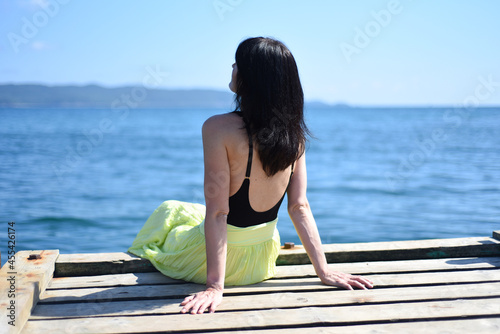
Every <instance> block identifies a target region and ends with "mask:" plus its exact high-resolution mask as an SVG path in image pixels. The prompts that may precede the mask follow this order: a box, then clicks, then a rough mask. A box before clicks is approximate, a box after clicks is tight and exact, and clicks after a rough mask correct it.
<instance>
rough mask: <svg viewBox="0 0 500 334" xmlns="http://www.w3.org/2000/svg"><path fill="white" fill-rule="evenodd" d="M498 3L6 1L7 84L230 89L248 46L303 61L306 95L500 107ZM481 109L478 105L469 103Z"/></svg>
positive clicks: (0, 50)
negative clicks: (157, 83) (285, 50)
mask: <svg viewBox="0 0 500 334" xmlns="http://www.w3.org/2000/svg"><path fill="white" fill-rule="evenodd" d="M499 14H500V2H499V1H495V0H490V1H486V0H475V1H472V0H470V1H463V0H432V1H430V0H419V1H410V0H399V1H398V0H388V1H386V0H384V1H375V0H373V1H348V0H342V1H340V0H339V1H327V0H310V1H304V0H302V1H298V0H274V1H273V0H268V1H264V0H183V1H170V0H163V1H160V0H151V1H138V0H135V1H132V0H119V1H118V0H107V1H104V0H101V1H97V0H36V1H33V0H0V36H1V38H0V83H43V84H49V85H60V84H78V85H83V84H91V83H92V84H99V85H103V86H107V87H114V86H122V85H140V84H141V82H142V80H143V79H144V77H145V76H146V75H147V73H148V72H147V68H148V67H149V68H158V69H161V71H163V72H166V73H168V75H167V76H166V77H165V78H164V80H163V81H162V82H161V87H165V88H213V89H219V90H226V89H227V84H228V82H229V80H230V75H231V64H232V63H233V61H234V52H235V49H236V47H237V45H238V44H239V42H241V41H242V40H243V39H244V38H246V37H250V36H271V37H275V38H278V39H280V40H282V41H283V42H284V43H285V44H286V45H287V46H288V47H289V48H290V49H291V51H292V53H293V54H294V56H295V58H296V60H297V64H298V67H299V72H300V75H301V79H302V84H303V88H304V93H305V97H306V99H308V100H321V101H324V102H328V103H349V104H353V105H426V106H434V105H435V106H437V105H465V104H467V103H470V104H471V105H472V104H478V105H500V61H499V60H500V40H499V38H498V31H500V20H499V19H498V18H499V16H498V15H499ZM470 101H472V102H470Z"/></svg>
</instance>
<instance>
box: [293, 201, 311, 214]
mask: <svg viewBox="0 0 500 334" xmlns="http://www.w3.org/2000/svg"><path fill="white" fill-rule="evenodd" d="M310 210H311V208H310V206H309V201H308V200H307V199H303V200H299V201H294V202H292V203H288V214H289V215H290V216H293V215H296V214H304V213H306V212H308V211H310Z"/></svg>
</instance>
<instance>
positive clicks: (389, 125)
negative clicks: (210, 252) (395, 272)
mask: <svg viewBox="0 0 500 334" xmlns="http://www.w3.org/2000/svg"><path fill="white" fill-rule="evenodd" d="M224 112H226V110H214V109H207V110H204V109H199V110H140V109H134V110H125V111H122V112H113V111H109V110H91V109H90V110H83V109H78V110H64V109H51V110H49V109H0V240H1V241H0V242H1V243H0V251H1V252H2V255H3V256H2V264H3V263H5V260H6V258H7V246H8V242H7V240H8V236H9V235H8V222H11V221H14V222H15V241H16V250H17V251H19V250H25V249H59V250H60V252H61V253H86V252H120V251H126V250H127V248H128V247H129V246H130V244H131V242H132V240H133V239H134V237H135V235H136V234H137V232H138V231H139V229H140V228H141V227H142V225H143V223H144V222H145V220H146V219H147V218H148V216H149V215H150V214H151V213H152V212H153V211H154V209H155V208H156V207H157V206H158V205H159V204H160V203H161V202H163V201H165V200H168V199H177V200H181V201H189V202H198V203H203V202H204V198H203V152H202V140H201V126H202V124H203V122H204V120H206V119H207V118H208V117H210V116H212V115H215V114H219V113H224ZM306 120H307V123H308V126H309V128H310V130H311V132H312V134H313V135H314V138H312V139H311V140H310V141H309V143H308V149H307V153H306V158H307V168H308V198H309V202H310V205H311V208H312V210H313V214H314V217H315V219H316V223H317V225H318V228H319V231H320V234H321V238H322V241H323V242H324V243H347V242H370V241H391V240H410V239H428V238H454V237H471V236H489V235H491V232H492V231H493V230H498V229H500V109H498V108H497V109H495V108H484V109H481V108H478V109H454V108H331V109H311V110H309V109H308V110H306ZM278 229H279V231H280V234H281V239H282V242H286V241H292V242H295V243H300V241H299V239H298V237H297V234H296V232H295V230H294V227H293V224H292V222H291V220H290V218H289V217H288V214H287V211H286V201H285V202H284V204H283V205H282V208H281V210H280V213H279V223H278Z"/></svg>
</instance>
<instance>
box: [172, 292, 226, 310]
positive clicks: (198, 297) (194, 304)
mask: <svg viewBox="0 0 500 334" xmlns="http://www.w3.org/2000/svg"><path fill="white" fill-rule="evenodd" d="M221 302H222V290H221V289H216V288H207V289H206V290H205V291H202V292H199V293H197V294H195V295H191V296H188V297H186V298H184V300H183V301H182V303H181V306H184V307H183V308H182V310H181V313H187V312H190V313H191V314H202V313H204V312H205V310H207V309H208V312H209V313H214V312H215V309H216V308H217V306H219V305H220V303H221Z"/></svg>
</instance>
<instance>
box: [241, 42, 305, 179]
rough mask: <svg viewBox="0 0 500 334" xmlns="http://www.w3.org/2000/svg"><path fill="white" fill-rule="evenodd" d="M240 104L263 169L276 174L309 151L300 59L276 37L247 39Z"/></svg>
mask: <svg viewBox="0 0 500 334" xmlns="http://www.w3.org/2000/svg"><path fill="white" fill-rule="evenodd" d="M235 58H236V66H237V67H238V74H237V80H236V97H235V102H236V108H235V112H239V113H240V115H241V116H242V117H243V120H244V122H245V126H246V127H247V128H248V129H249V131H250V133H251V134H252V137H253V138H254V140H255V141H256V143H257V150H258V153H259V158H260V160H261V162H262V166H263V168H264V171H265V172H266V174H267V175H268V176H272V175H274V174H276V173H277V172H279V171H282V170H285V169H286V168H287V167H288V166H290V165H291V164H292V163H293V162H294V161H296V160H297V159H298V158H300V156H301V155H302V154H303V153H304V150H305V143H306V135H308V134H309V130H308V129H307V126H306V124H305V122H304V93H303V91H302V86H301V84H300V79H299V72H298V70H297V64H296V63H295V59H294V58H293V56H292V53H291V52H290V50H288V48H287V47H286V46H285V45H284V44H283V43H281V42H280V41H277V40H275V39H271V38H263V37H255V38H249V39H246V40H244V41H243V42H241V43H240V45H239V46H238V49H237V50H236V57H235Z"/></svg>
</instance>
